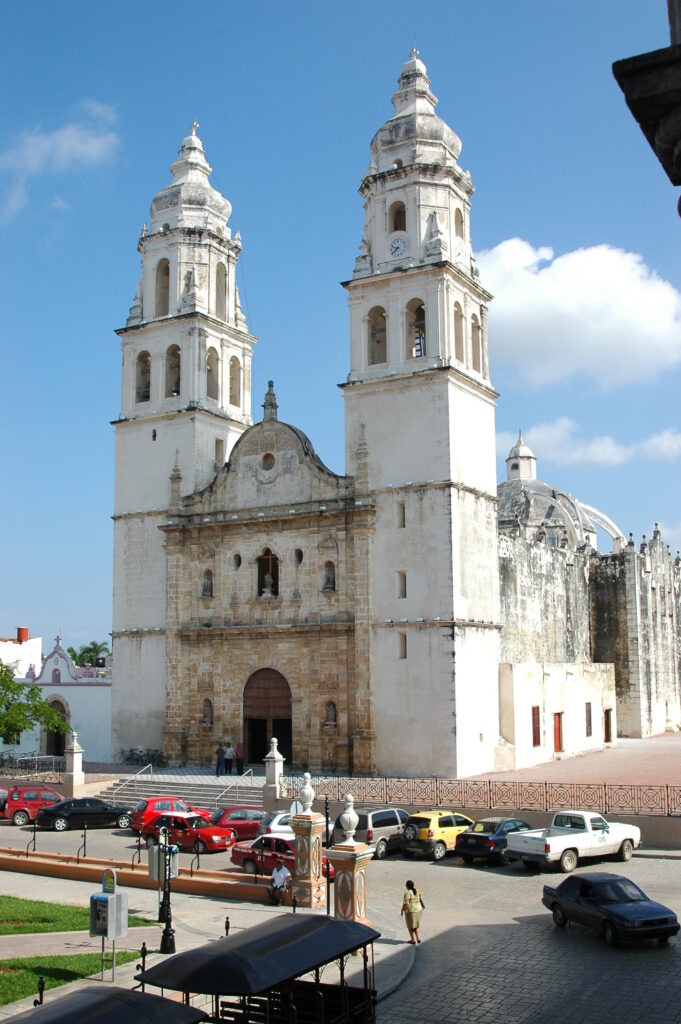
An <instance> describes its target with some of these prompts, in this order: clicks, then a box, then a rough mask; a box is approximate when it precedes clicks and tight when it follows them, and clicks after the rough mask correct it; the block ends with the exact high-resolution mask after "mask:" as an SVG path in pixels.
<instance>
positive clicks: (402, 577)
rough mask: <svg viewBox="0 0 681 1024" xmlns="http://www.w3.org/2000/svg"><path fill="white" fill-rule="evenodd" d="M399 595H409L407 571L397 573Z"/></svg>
mask: <svg viewBox="0 0 681 1024" xmlns="http://www.w3.org/2000/svg"><path fill="white" fill-rule="evenodd" d="M397 596H398V597H406V596H407V574H406V572H398V573H397Z"/></svg>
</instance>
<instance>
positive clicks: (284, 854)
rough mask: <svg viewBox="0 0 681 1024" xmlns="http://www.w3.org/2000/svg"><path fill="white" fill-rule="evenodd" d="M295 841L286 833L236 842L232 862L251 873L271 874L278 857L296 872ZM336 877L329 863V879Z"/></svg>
mask: <svg viewBox="0 0 681 1024" xmlns="http://www.w3.org/2000/svg"><path fill="white" fill-rule="evenodd" d="M295 853H296V846H295V841H294V840H293V839H291V838H290V837H289V836H287V835H284V834H281V833H280V834H270V835H266V836H258V838H257V839H251V840H250V841H249V842H245V843H236V844H235V845H234V846H233V847H232V854H231V859H232V863H233V864H236V865H237V866H238V867H240V868H242V870H243V871H245V872H246V874H249V875H255V874H258V875H271V874H272V870H273V868H274V865H275V862H276V860H277V858H281V860H282V862H283V863H284V864H285V865H286V867H287V868H288V869H289V871H290V872H291V874H292V875H293V874H295V864H296V855H295ZM326 865H327V861H326V854H325V853H324V854H322V870H323V873H324V876H326ZM333 879H334V870H333V864H331V863H329V881H330V882H332V881H333Z"/></svg>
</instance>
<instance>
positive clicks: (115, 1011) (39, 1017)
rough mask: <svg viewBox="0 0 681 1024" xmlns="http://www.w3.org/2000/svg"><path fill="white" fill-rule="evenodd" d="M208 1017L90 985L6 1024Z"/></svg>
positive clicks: (186, 1021) (174, 1023)
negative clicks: (11, 1023) (18, 1023)
mask: <svg viewBox="0 0 681 1024" xmlns="http://www.w3.org/2000/svg"><path fill="white" fill-rule="evenodd" d="M207 1016H208V1014H207V1013H206V1012H205V1011H204V1010H197V1009H196V1008H195V1007H194V1006H185V1005H184V1004H183V1003H176V1002H173V1001H172V1000H170V999H163V998H162V997H161V996H156V995H151V994H150V993H149V992H137V991H135V992H132V991H129V990H128V989H124V988H112V987H111V985H93V986H92V987H90V986H88V987H87V988H82V989H78V990H77V991H75V992H72V993H71V994H70V995H68V996H64V998H63V999H54V1000H50V1002H49V1003H43V1005H42V1006H36V1008H35V1009H34V1010H27V1011H26V1012H25V1013H19V1014H17V1015H16V1016H15V1017H9V1018H7V1024H9V1022H10V1021H21V1024H85V1022H87V1024H120V1022H121V1021H122V1020H125V1021H126V1024H196V1022H197V1021H200V1020H205V1018H206V1017H207Z"/></svg>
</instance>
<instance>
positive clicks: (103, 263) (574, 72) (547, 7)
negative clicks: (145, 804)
mask: <svg viewBox="0 0 681 1024" xmlns="http://www.w3.org/2000/svg"><path fill="white" fill-rule="evenodd" d="M2 20H3V42H4V45H3V61H2V65H1V66H0V83H1V85H2V95H3V96H5V97H6V101H5V102H4V103H3V105H2V112H1V113H0V244H1V245H2V252H3V255H4V259H3V260H2V265H3V272H2V281H3V286H4V287H3V300H4V309H3V315H2V318H1V319H0V346H1V350H2V374H1V375H0V386H1V395H2V402H1V403H0V425H1V431H2V455H3V479H4V484H5V486H4V487H3V488H2V491H1V493H0V517H1V518H0V522H1V524H2V530H1V533H0V537H1V538H2V540H1V543H2V552H1V559H0V635H3V636H12V635H13V634H14V629H15V627H16V626H18V625H27V626H29V628H30V630H31V635H33V636H43V638H44V644H45V645H50V644H51V642H52V639H53V637H54V636H55V635H56V633H57V631H60V632H61V634H62V636H63V637H64V641H65V643H67V644H73V645H74V646H76V647H77V646H80V645H81V644H84V643H87V642H89V641H90V640H92V639H98V640H106V639H107V638H108V634H109V632H110V630H111V598H112V522H111V514H112V509H113V460H114V434H113V428H112V427H111V425H110V424H111V421H112V420H114V419H116V417H117V415H118V413H119V410H120V342H119V340H118V338H117V336H116V335H115V334H114V330H115V329H116V328H118V327H121V326H123V325H124V323H125V320H126V317H127V315H128V309H129V307H130V305H131V304H132V300H133V296H134V292H135V284H136V281H137V278H138V276H139V255H138V253H137V241H138V238H139V233H140V230H141V227H142V223H143V222H144V221H145V220H148V219H149V205H150V202H151V199H152V197H153V195H154V194H155V193H156V192H158V191H159V190H160V189H161V188H163V187H165V186H166V185H167V184H169V182H170V180H171V175H170V170H169V168H170V164H171V163H172V161H173V160H174V159H175V157H176V154H177V151H178V149H179V147H180V144H181V141H182V138H183V136H184V135H186V134H187V132H188V129H189V125H190V124H191V122H192V121H193V120H194V119H196V120H197V121H198V122H199V125H200V127H199V131H198V134H199V135H200V137H201V139H202V140H203V143H204V146H205V149H206V155H207V158H208V160H209V162H210V164H211V165H212V167H213V175H212V179H211V180H212V183H213V185H214V186H215V187H216V188H217V189H219V190H220V191H221V192H222V193H223V194H224V195H225V196H226V197H227V198H228V199H229V201H230V202H231V203H232V215H231V218H230V226H231V227H232V230H233V232H234V231H236V230H239V231H240V232H241V237H242V243H243V251H242V254H241V257H240V261H239V268H238V279H237V280H238V284H239V289H240V294H241V302H242V306H243V308H244V312H245V313H246V316H247V319H248V326H249V329H250V330H251V332H252V333H253V334H255V335H256V336H257V337H258V338H259V339H260V340H259V343H258V345H257V347H256V350H255V355H254V363H253V410H254V418H255V419H260V418H261V408H260V406H261V403H262V401H263V397H264V393H265V390H266V388H267V381H268V380H269V379H273V380H274V382H275V390H276V394H277V400H278V403H279V416H280V419H282V420H284V421H286V422H289V423H293V424H294V425H296V426H298V427H300V428H301V429H302V430H304V431H305V433H307V434H308V436H309V437H310V439H311V440H312V442H313V444H314V446H315V448H316V450H317V452H318V454H319V455H320V457H321V458H322V459H323V461H324V462H325V463H326V464H327V465H328V466H329V467H330V468H331V469H332V470H334V471H335V472H339V473H342V472H343V471H344V455H343V400H342V396H341V392H340V390H339V389H338V388H337V386H336V385H337V384H339V383H341V382H342V381H343V380H344V379H345V377H346V375H347V372H348V365H349V345H348V315H347V300H346V294H345V292H344V290H343V289H342V288H341V287H340V284H339V282H340V281H342V280H347V279H348V278H349V277H350V276H351V274H352V269H353V265H354V259H355V256H356V255H357V251H358V245H359V242H360V239H361V233H362V224H363V211H362V201H361V199H360V197H359V195H358V193H357V189H358V187H359V184H360V181H361V179H362V176H363V174H364V173H365V171H366V168H367V165H368V162H369V143H370V141H371V138H372V137H373V135H374V133H375V132H376V131H377V129H378V128H379V127H380V125H381V124H382V123H383V122H384V121H385V120H387V119H388V118H389V117H390V116H391V114H392V105H391V102H390V101H391V97H392V95H393V93H394V91H395V88H396V81H397V77H398V75H399V73H400V69H401V65H402V63H403V61H404V60H406V58H407V53H408V51H409V50H410V49H411V47H412V46H416V47H417V48H418V50H419V51H420V55H421V59H422V60H423V61H424V62H425V63H426V65H427V68H428V74H429V77H430V79H431V88H432V90H433V92H434V93H435V95H436V96H437V97H438V99H439V105H438V108H437V112H438V114H439V115H440V117H442V118H443V119H444V120H445V121H447V123H448V124H449V125H450V126H451V127H452V128H453V129H454V131H455V132H456V133H457V134H458V135H459V137H460V138H461V140H462V144H463V148H462V153H461V156H460V158H459V163H460V165H461V166H462V167H463V168H464V169H467V170H470V172H471V175H472V178H473V183H474V185H475V188H476V192H475V195H474V196H473V200H472V209H471V234H472V241H473V246H474V249H475V253H476V258H477V261H478V266H479V269H480V272H481V282H482V283H483V284H484V285H485V287H487V288H488V289H489V290H490V291H491V292H492V293H493V294H494V295H495V299H494V301H493V302H492V303H491V304H490V311H489V350H490V376H491V380H492V383H493V385H494V386H495V388H496V389H497V391H498V392H499V393H500V398H499V401H498V407H497V432H498V443H497V452H498V456H499V470H498V474H499V479H504V478H505V464H504V458H505V456H506V455H507V454H508V450H509V448H510V446H511V444H512V443H513V442H514V440H515V438H516V436H517V433H518V430H519V429H521V430H522V432H523V436H524V438H525V440H526V441H527V442H528V443H529V444H530V445H531V446H532V447H533V449H534V451H535V454H536V456H537V460H538V475H539V477H540V478H541V479H543V480H546V481H548V482H550V483H552V484H554V485H555V486H558V487H560V488H561V489H564V490H567V491H569V492H570V493H572V494H574V495H576V496H577V497H579V498H580V499H581V500H582V501H584V502H586V503H587V504H590V505H593V506H596V507H597V508H599V509H601V510H602V511H603V512H605V513H606V514H607V515H609V516H610V517H611V518H612V519H613V520H614V521H615V522H616V523H617V525H618V526H619V527H620V529H621V530H622V531H623V532H624V533H625V534H628V533H629V531H631V532H633V534H634V537H635V539H636V542H637V543H639V542H640V540H641V538H642V535H643V534H647V535H648V536H650V534H651V533H652V530H653V525H654V523H655V522H659V524H660V528H661V530H662V535H663V538H664V539H665V541H666V542H667V543H669V544H670V545H671V547H672V550H673V551H676V549H677V547H681V510H680V508H679V495H680V475H679V468H680V462H681V426H680V425H679V413H678V408H679V403H678V393H679V384H680V383H681V266H680V264H679V259H678V254H679V234H680V227H681V225H680V223H679V218H678V215H677V213H676V202H677V195H676V191H675V189H674V188H673V187H672V185H671V184H670V183H669V181H668V180H667V178H666V177H665V175H664V173H663V171H662V168H661V167H660V165H659V164H658V162H657V160H656V159H655V157H654V155H653V153H652V151H651V150H650V148H649V146H648V144H647V142H646V141H645V139H644V137H643V135H642V133H641V131H640V129H639V128H638V126H637V125H636V123H635V121H634V119H633V118H632V116H631V115H630V113H629V111H628V109H627V107H626V104H625V102H624V98H623V96H622V93H621V92H620V90H619V87H618V86H617V84H616V82H615V80H614V78H613V76H612V71H611V65H612V62H613V61H614V60H618V59H620V58H624V57H629V56H633V55H635V54H639V53H643V52H646V51H648V50H653V49H657V48H660V47H663V46H666V45H668V43H669V29H668V24H667V19H666V3H665V2H664V0H643V2H642V0H571V2H570V3H566V2H562V0H477V2H476V3H471V2H470V0H421V2H419V3H415V2H414V0H408V2H405V0H391V2H390V4H386V3H385V2H377V0H364V2H361V3H360V2H355V0H344V2H343V3H325V2H323V0H318V2H312V0H306V2H304V0H279V2H274V0H260V2H246V0H244V2H241V0H234V2H225V0H222V2H219V0H193V2H192V3H187V2H186V0H183V2H181V3H179V2H177V0H163V2H160V0H159V2H155V0H146V2H144V3H139V2H138V0H117V2H116V3H115V4H104V3H97V2H76V0H63V2H61V3H54V0H49V2H43V0H32V2H31V3H23V4H16V3H14V4H12V3H9V2H6V3H5V4H3V6H2ZM415 429H417V426H416V425H415ZM47 649H48V650H49V646H47Z"/></svg>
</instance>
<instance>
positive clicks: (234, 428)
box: [112, 124, 256, 751]
mask: <svg viewBox="0 0 681 1024" xmlns="http://www.w3.org/2000/svg"><path fill="white" fill-rule="evenodd" d="M197 128H198V125H197V124H193V125H192V126H191V130H190V134H189V135H188V136H187V137H186V138H185V139H183V140H182V147H181V149H180V151H179V154H178V159H177V160H176V161H175V162H174V163H173V165H172V167H171V172H172V175H173V181H172V182H171V184H170V185H168V186H167V187H166V188H164V189H162V191H161V192H159V193H158V194H157V195H156V196H154V199H153V200H152V204H151V211H150V215H151V224H150V226H149V227H147V225H146V224H145V225H144V227H143V229H142V234H141V237H140V240H139V244H138V250H139V252H140V255H141V260H142V276H141V278H140V280H139V281H138V284H137V289H136V292H135V299H134V302H133V305H132V307H131V309H130V315H129V317H128V320H127V323H126V326H125V327H124V328H122V329H121V330H119V331H117V334H118V335H119V336H120V338H121V349H122V357H123V363H122V387H121V412H120V416H119V418H118V419H117V420H115V421H114V427H115V431H116V470H115V494H114V597H113V638H114V655H115V665H116V671H115V674H116V684H115V687H114V693H113V713H112V721H113V734H112V750H113V751H117V750H118V749H119V748H121V747H126V748H127V747H130V746H140V747H143V748H147V747H151V748H159V749H160V748H161V746H162V733H163V724H164V712H165V608H166V579H165V554H164V549H163V535H162V533H161V531H160V530H159V528H158V527H159V525H160V523H161V522H162V521H163V519H164V516H165V514H166V510H167V509H168V506H169V504H170V501H171V479H170V478H171V474H173V483H174V486H175V489H176V490H177V488H178V486H179V492H180V493H182V494H188V493H191V492H193V491H195V490H197V489H199V488H202V487H205V486H206V485H207V484H209V483H210V481H211V480H212V479H213V477H214V476H215V473H216V471H217V469H218V468H219V467H220V466H221V465H222V464H223V463H224V462H225V461H226V460H227V458H228V457H229V453H230V452H231V449H232V447H233V446H234V444H235V442H236V441H237V440H238V438H239V437H240V436H241V434H242V433H243V431H244V430H245V429H246V428H247V427H248V426H250V425H251V422H252V420H251V359H252V354H253V345H254V344H255V341H256V339H255V338H254V337H252V335H250V334H249V332H248V329H247V326H246V320H245V317H244V315H243V313H242V311H241V306H240V304H239V293H238V290H237V287H236V263H237V259H238V257H239V253H240V251H241V239H240V235H239V233H238V232H237V234H236V235H235V236H234V237H232V232H231V229H230V228H229V227H228V226H227V221H228V219H229V215H230V213H231V205H230V203H229V202H228V201H227V199H225V198H224V197H223V196H222V195H221V194H220V193H219V192H217V191H216V190H215V189H214V188H213V187H212V185H211V184H210V181H209V175H210V173H211V168H210V165H209V164H208V162H207V160H206V157H205V153H204V149H203V144H202V142H201V140H200V139H199V137H198V136H197V134H196V129H197Z"/></svg>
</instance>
